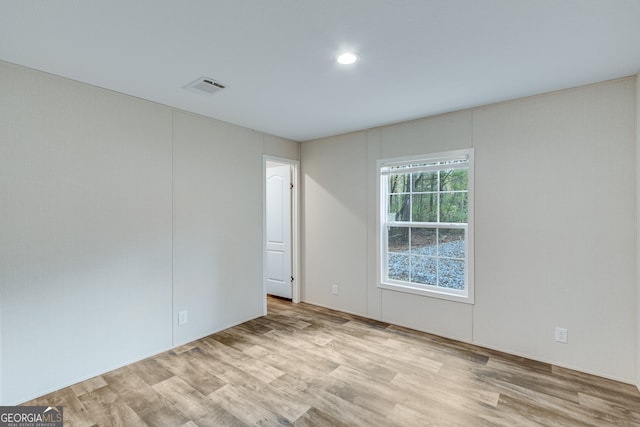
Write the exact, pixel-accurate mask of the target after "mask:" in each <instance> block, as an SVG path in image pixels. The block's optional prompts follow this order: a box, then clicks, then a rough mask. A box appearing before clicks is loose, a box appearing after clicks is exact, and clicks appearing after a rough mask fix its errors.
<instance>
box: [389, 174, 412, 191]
mask: <svg viewBox="0 0 640 427" xmlns="http://www.w3.org/2000/svg"><path fill="white" fill-rule="evenodd" d="M409 177H410V175H409V174H401V175H389V193H408V192H409Z"/></svg>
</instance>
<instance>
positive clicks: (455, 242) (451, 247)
mask: <svg viewBox="0 0 640 427" xmlns="http://www.w3.org/2000/svg"><path fill="white" fill-rule="evenodd" d="M438 255H439V256H441V257H448V258H461V259H464V230H461V229H446V228H441V229H439V230H438Z"/></svg>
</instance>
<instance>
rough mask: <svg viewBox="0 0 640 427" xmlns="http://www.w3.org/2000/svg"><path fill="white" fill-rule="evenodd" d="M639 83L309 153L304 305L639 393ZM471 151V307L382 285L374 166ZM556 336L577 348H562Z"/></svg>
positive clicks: (429, 121) (474, 113) (608, 85)
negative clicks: (336, 289)
mask: <svg viewBox="0 0 640 427" xmlns="http://www.w3.org/2000/svg"><path fill="white" fill-rule="evenodd" d="M634 84H635V79H633V78H627V79H622V80H617V81H612V82H604V83H601V84H597V85H591V86H586V87H581V88H576V89H571V90H567V91H562V92H557V93H552V94H546V95H540V96H537V97H531V98H526V99H522V100H517V101H513V102H509V103H502V104H496V105H491V106H487V107H483V108H477V109H473V110H467V111H461V112H457V113H452V114H446V115H442V116H437V117H432V118H426V119H422V120H416V121H412V122H406V123H401V124H397V125H393V126H386V127H382V128H377V129H371V130H369V131H363V132H357V133H353V134H348V135H343V136H340V137H334V138H327V139H322V140H317V141H311V142H306V143H303V145H302V164H303V173H304V177H303V180H304V184H305V185H304V188H303V190H304V208H305V224H304V229H303V230H304V231H303V236H304V241H305V244H304V247H305V254H304V262H305V267H306V270H305V271H306V281H305V283H306V285H305V293H304V298H305V300H306V301H308V302H311V303H316V304H320V305H325V306H330V307H334V308H338V309H341V310H345V311H350V312H354V313H358V314H362V315H366V316H369V317H373V318H377V319H382V320H385V321H388V322H392V323H397V324H401V325H405V326H409V327H413V328H416V329H420V330H423V331H427V332H432V333H436V334H439V335H443V336H447V337H451V338H455V339H459V340H463V341H467V342H473V343H476V344H479V345H483V346H486V347H491V348H496V349H499V350H504V351H507V352H510V353H514V354H518V355H523V356H526V357H530V358H533V359H537V360H541V361H547V362H552V363H555V364H558V365H562V366H567V367H572V368H576V369H579V370H582V371H586V372H591V373H596V374H599V375H603V376H607V377H611V378H615V379H619V380H622V381H626V382H634V381H635V366H634V365H635V357H634V355H635V351H636V349H635V344H634V343H635V340H636V337H635V327H634V324H635V322H636V321H637V320H636V307H635V299H634V295H635V289H634V288H635V286H636V285H635V264H636V256H635V253H636V250H635V247H636V246H635V245H636V243H635V237H634V233H630V232H629V231H630V230H633V229H634V227H635V221H636V218H635V212H636V204H635V168H636V166H635V163H634V162H635V161H634V158H635V156H634V152H635V148H634V141H635V135H634V133H635V126H634V122H635V117H634V108H635V107H634V103H635V89H634ZM467 147H474V148H475V159H476V164H475V171H476V175H475V187H476V193H475V203H476V204H475V218H476V223H475V229H476V235H475V257H476V262H475V270H476V275H475V285H476V303H475V305H468V304H462V303H455V302H449V301H444V300H439V299H434V298H430V297H423V296H417V295H409V294H404V293H399V292H395V291H388V290H381V289H379V288H377V281H378V278H377V253H378V252H377V247H376V244H377V243H376V234H377V231H376V230H377V224H376V221H377V214H376V212H377V207H376V206H377V202H376V189H375V188H376V186H375V180H376V176H375V162H376V160H377V159H379V158H387V157H396V156H407V155H414V154H424V153H431V152H439V151H445V150H453V149H459V148H467ZM345 159H349V161H347V160H345ZM363 161H366V162H367V164H366V165H364V166H363V165H362V162H363ZM350 165H353V167H351V168H350V167H348V166H350ZM363 195H366V197H365V200H362V198H363ZM363 227H364V228H366V232H363V230H362V228H363ZM336 230H337V232H336ZM360 253H366V254H367V259H366V260H363V259H362V258H361V256H360V255H359V254H360ZM316 274H317V275H319V277H318V278H317V279H316V278H315V277H314V276H315V275H316ZM342 277H344V278H348V280H344V281H343V282H342V283H341V293H340V294H339V295H337V296H334V295H330V284H331V283H332V282H333V281H335V280H340V278H342ZM344 287H347V288H348V289H347V290H346V291H342V290H343V288H344ZM555 326H562V327H566V328H568V329H569V343H568V344H559V343H555V342H554V340H553V332H554V327H555Z"/></svg>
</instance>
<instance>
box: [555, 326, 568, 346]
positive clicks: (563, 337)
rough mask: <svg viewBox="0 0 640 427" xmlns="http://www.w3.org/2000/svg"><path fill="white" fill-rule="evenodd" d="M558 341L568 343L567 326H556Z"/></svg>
mask: <svg viewBox="0 0 640 427" xmlns="http://www.w3.org/2000/svg"><path fill="white" fill-rule="evenodd" d="M556 341H557V342H561V343H563V344H566V343H567V342H568V332H567V329H566V328H559V327H557V326H556Z"/></svg>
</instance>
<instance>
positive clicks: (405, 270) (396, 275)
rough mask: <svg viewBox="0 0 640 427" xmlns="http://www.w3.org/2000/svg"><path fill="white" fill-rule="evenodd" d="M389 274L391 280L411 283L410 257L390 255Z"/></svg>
mask: <svg viewBox="0 0 640 427" xmlns="http://www.w3.org/2000/svg"><path fill="white" fill-rule="evenodd" d="M387 259H388V262H387V273H388V275H389V279H394V280H403V281H405V282H408V281H409V255H401V254H392V253H390V254H388V257H387Z"/></svg>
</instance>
